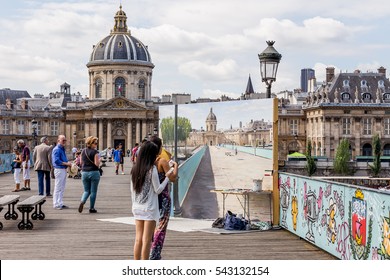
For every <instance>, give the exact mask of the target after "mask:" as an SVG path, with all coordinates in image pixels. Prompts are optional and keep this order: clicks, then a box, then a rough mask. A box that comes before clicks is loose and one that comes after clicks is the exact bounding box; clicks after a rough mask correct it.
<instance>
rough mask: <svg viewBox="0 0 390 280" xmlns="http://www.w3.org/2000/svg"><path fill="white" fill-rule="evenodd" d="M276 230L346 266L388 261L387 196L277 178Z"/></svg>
mask: <svg viewBox="0 0 390 280" xmlns="http://www.w3.org/2000/svg"><path fill="white" fill-rule="evenodd" d="M279 192H280V225H281V226H282V227H284V228H285V229H287V230H289V231H291V232H292V233H294V234H297V235H298V236H300V237H301V238H304V239H306V240H307V241H309V242H311V243H313V244H315V245H316V246H318V247H320V248H322V249H324V250H325V251H327V252H329V253H331V254H332V255H334V256H336V257H338V258H340V259H344V260H367V259H369V260H388V259H390V192H388V191H379V190H375V189H369V188H364V187H358V186H353V185H348V184H342V183H336V182H330V181H325V180H318V179H315V178H310V177H304V176H298V175H294V174H289V173H283V172H281V173H280V174H279Z"/></svg>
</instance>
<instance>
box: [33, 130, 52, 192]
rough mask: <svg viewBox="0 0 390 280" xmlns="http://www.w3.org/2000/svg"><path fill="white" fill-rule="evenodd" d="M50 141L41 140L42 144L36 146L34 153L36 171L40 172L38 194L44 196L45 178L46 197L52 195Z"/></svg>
mask: <svg viewBox="0 0 390 280" xmlns="http://www.w3.org/2000/svg"><path fill="white" fill-rule="evenodd" d="M48 143H49V139H48V138H47V137H46V136H44V137H42V138H41V144H40V145H38V146H36V147H35V149H34V153H33V159H34V169H35V171H37V172H38V194H39V195H43V193H44V183H43V178H44V177H45V183H46V196H51V194H50V170H51V149H50V146H49V145H48Z"/></svg>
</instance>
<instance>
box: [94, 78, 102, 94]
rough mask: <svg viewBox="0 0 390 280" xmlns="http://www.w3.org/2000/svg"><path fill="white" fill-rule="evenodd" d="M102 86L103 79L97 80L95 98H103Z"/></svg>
mask: <svg viewBox="0 0 390 280" xmlns="http://www.w3.org/2000/svg"><path fill="white" fill-rule="evenodd" d="M102 85H103V83H102V80H101V79H96V80H95V98H102Z"/></svg>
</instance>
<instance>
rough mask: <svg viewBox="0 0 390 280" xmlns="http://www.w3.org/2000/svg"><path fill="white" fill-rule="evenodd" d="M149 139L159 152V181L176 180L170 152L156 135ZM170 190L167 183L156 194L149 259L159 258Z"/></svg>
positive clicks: (166, 224)
mask: <svg viewBox="0 0 390 280" xmlns="http://www.w3.org/2000/svg"><path fill="white" fill-rule="evenodd" d="M150 141H152V142H153V143H155V144H156V145H157V147H158V150H159V153H158V157H157V159H156V162H155V165H156V167H157V172H158V178H159V180H160V183H161V182H163V181H164V180H165V178H169V180H170V181H171V182H174V181H176V178H177V171H178V169H177V163H176V162H174V161H172V160H171V154H170V153H168V151H166V150H164V153H162V152H163V147H162V141H161V139H160V138H159V137H157V136H155V135H154V136H152V137H151V138H150ZM171 168H173V171H172V173H170V175H169V176H168V177H167V176H166V173H168V172H169V170H170V169H171ZM170 194H171V191H170V188H169V184H168V185H167V186H166V187H165V188H164V190H163V191H162V192H161V193H160V194H159V195H158V204H159V205H158V206H159V210H160V219H159V222H158V225H157V228H156V230H155V231H154V238H153V243H152V247H151V249H150V256H149V258H150V259H151V260H161V251H162V248H163V245H164V240H165V235H166V233H167V228H168V222H169V216H170V214H171V195H170Z"/></svg>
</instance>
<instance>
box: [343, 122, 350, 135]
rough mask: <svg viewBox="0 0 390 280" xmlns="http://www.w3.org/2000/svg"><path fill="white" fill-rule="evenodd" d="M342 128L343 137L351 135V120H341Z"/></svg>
mask: <svg viewBox="0 0 390 280" xmlns="http://www.w3.org/2000/svg"><path fill="white" fill-rule="evenodd" d="M341 122H342V126H343V135H350V134H351V119H350V118H343V119H342V120H341Z"/></svg>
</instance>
